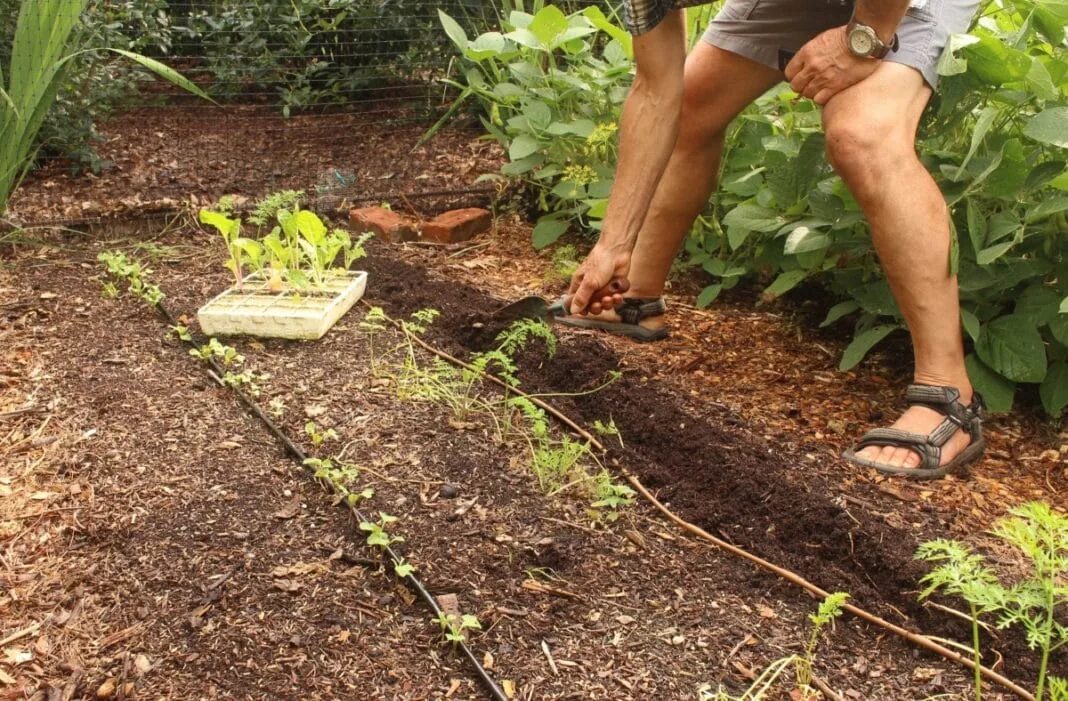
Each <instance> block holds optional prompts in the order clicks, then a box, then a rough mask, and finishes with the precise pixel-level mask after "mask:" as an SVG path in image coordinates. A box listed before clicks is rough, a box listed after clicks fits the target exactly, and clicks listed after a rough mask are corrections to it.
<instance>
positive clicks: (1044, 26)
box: [1034, 3, 1065, 46]
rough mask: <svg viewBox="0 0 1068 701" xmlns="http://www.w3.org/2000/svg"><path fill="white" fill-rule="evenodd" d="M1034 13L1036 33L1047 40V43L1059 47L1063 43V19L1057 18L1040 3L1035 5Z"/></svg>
mask: <svg viewBox="0 0 1068 701" xmlns="http://www.w3.org/2000/svg"><path fill="white" fill-rule="evenodd" d="M1034 13H1035V14H1034V18H1035V27H1036V28H1037V29H1038V31H1039V32H1041V33H1042V36H1044V37H1046V39H1048V40H1049V43H1051V44H1053V45H1055V46H1059V45H1060V44H1061V42H1063V41H1064V25H1065V19H1064V18H1063V17H1059V16H1057V14H1056V13H1055V12H1052V11H1051V10H1050V9H1049V8H1046V7H1043V6H1042V5H1041V3H1035V9H1034Z"/></svg>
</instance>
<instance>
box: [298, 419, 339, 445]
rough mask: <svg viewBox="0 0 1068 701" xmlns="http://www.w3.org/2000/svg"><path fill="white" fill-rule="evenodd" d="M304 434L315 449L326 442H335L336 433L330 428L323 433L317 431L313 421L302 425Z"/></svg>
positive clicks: (316, 425)
mask: <svg viewBox="0 0 1068 701" xmlns="http://www.w3.org/2000/svg"><path fill="white" fill-rule="evenodd" d="M304 433H305V434H306V435H307V436H308V438H310V439H311V442H312V445H314V446H315V447H316V448H318V447H319V446H321V445H322V444H323V443H325V442H326V441H336V440H337V431H335V430H334V429H332V428H328V429H326V430H325V431H321V430H319V426H318V424H316V423H315V422H314V421H309V422H308V423H306V424H304Z"/></svg>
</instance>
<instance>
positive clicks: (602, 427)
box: [592, 419, 624, 448]
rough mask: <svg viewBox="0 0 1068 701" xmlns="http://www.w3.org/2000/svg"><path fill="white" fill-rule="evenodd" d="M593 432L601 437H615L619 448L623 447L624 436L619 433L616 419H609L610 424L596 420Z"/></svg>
mask: <svg viewBox="0 0 1068 701" xmlns="http://www.w3.org/2000/svg"><path fill="white" fill-rule="evenodd" d="M592 428H593V432H594V433H596V434H597V435H599V436H615V437H616V440H618V441H619V447H620V448H622V447H624V446H623V434H621V433H620V432H619V427H618V426H616V420H615V419H608V423H605V422H603V421H601V420H600V419H594V421H593V427H592Z"/></svg>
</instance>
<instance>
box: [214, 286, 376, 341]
mask: <svg viewBox="0 0 1068 701" xmlns="http://www.w3.org/2000/svg"><path fill="white" fill-rule="evenodd" d="M366 287H367V273H365V272H363V271H345V272H337V273H331V274H330V276H328V277H327V278H326V279H325V280H324V281H323V286H322V287H320V288H316V289H315V290H313V291H299V292H298V291H287V292H282V293H272V292H269V291H268V290H267V280H266V279H265V278H264V276H263V275H260V274H255V275H250V276H249V277H247V278H245V280H244V284H243V285H242V289H240V290H238V289H236V288H234V287H231V288H230V289H228V290H226V291H225V292H223V293H222V294H220V295H218V296H217V297H215V298H214V299H212V300H211V301H210V302H208V303H207V304H205V305H204V306H203V307H201V308H200V309H199V310H198V311H197V321H199V322H200V328H201V330H202V331H203V332H204V333H205V334H207V335H209V336H238V335H244V336H260V337H263V338H292V339H301V340H310V341H314V340H316V339H319V338H322V337H323V336H324V335H325V334H326V332H327V331H329V330H330V327H332V326H333V325H334V324H335V323H336V322H337V320H338V319H340V318H341V317H342V316H343V315H344V314H345V312H347V311H348V310H349V309H351V308H352V305H354V304H356V302H357V301H358V300H359V299H360V297H362V296H363V292H364V289H366Z"/></svg>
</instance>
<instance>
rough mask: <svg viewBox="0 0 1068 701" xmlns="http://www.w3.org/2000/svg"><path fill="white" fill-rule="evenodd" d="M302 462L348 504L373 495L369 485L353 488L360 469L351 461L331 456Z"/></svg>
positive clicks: (354, 504)
mask: <svg viewBox="0 0 1068 701" xmlns="http://www.w3.org/2000/svg"><path fill="white" fill-rule="evenodd" d="M304 464H305V465H306V466H308V467H310V468H312V469H313V470H314V473H313V474H314V475H315V477H316V479H320V480H323V481H324V482H326V483H328V484H329V485H330V486H331V487H333V489H334V491H335V492H336V493H337V494H339V495H340V496H341V498H342V499H344V500H345V503H346V504H347V505H349V506H356V504H358V503H359V502H361V501H363V500H366V499H371V498H372V497H374V495H375V490H374V489H372V488H371V487H366V488H364V489H362V490H360V491H355V490H354V489H353V487H354V485H355V484H356V481H357V480H358V479H359V477H360V471H359V469H358V468H357V467H356V466H355V465H353V464H351V463H348V462H345V461H342V460H337V459H331V458H307V459H305V460H304ZM390 518H393V517H390ZM394 520H395V519H394ZM382 523H383V524H385V523H392V521H385V520H383V521H382ZM362 527H363V526H362V525H361V528H362ZM364 530H367V529H364ZM371 545H374V543H371Z"/></svg>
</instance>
